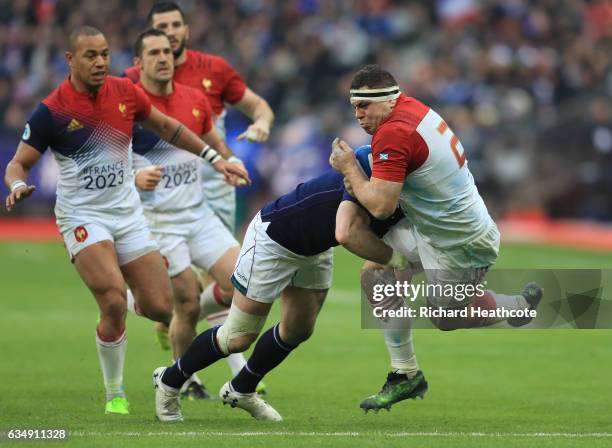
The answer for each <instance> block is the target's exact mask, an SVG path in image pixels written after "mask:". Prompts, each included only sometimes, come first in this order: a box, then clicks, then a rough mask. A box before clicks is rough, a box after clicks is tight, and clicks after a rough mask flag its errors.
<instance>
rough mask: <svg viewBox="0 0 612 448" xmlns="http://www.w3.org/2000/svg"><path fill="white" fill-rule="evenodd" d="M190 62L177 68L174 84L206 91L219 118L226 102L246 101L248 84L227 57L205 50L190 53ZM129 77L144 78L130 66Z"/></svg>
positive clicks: (134, 79) (188, 52) (190, 51)
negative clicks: (245, 94)
mask: <svg viewBox="0 0 612 448" xmlns="http://www.w3.org/2000/svg"><path fill="white" fill-rule="evenodd" d="M186 51H187V60H186V61H185V62H184V63H182V64H181V65H178V66H176V67H175V68H174V81H176V82H178V83H180V84H184V85H187V86H190V87H193V88H195V89H198V90H200V91H201V92H203V93H204V94H205V95H206V97H207V98H208V101H209V103H210V106H211V108H212V111H213V113H214V114H215V116H219V115H221V114H222V113H223V110H224V108H225V106H224V104H223V103H229V104H235V103H237V102H238V101H240V100H241V99H242V96H243V95H244V92H245V91H246V89H247V85H246V84H245V82H244V81H243V80H242V78H241V77H240V75H239V74H238V72H237V71H236V70H235V69H234V67H232V66H231V65H230V64H229V63H228V62H227V61H226V60H225V59H224V58H222V57H221V56H216V55H213V54H208V53H203V52H201V51H195V50H186ZM125 76H126V77H128V78H130V79H131V80H132V81H133V82H138V80H139V79H140V69H139V68H138V67H130V68H128V69H126V70H125Z"/></svg>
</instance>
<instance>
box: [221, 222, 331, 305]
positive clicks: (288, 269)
mask: <svg viewBox="0 0 612 448" xmlns="http://www.w3.org/2000/svg"><path fill="white" fill-rule="evenodd" d="M269 225H270V223H269V222H262V221H261V215H260V214H259V213H257V215H256V216H255V218H253V220H252V221H251V223H250V224H249V227H248V229H247V232H246V235H245V236H244V242H243V243H242V248H241V249H240V255H239V256H238V261H237V262H236V268H235V269H234V274H233V275H232V283H233V284H234V286H235V287H236V288H237V289H238V290H239V291H240V292H241V293H242V294H244V295H245V296H246V297H248V298H249V299H252V300H255V301H257V302H263V303H272V302H274V300H276V299H277V298H278V297H279V296H280V294H281V292H282V291H283V290H284V289H285V288H286V287H287V286H296V287H299V288H304V289H329V288H330V287H331V284H332V271H333V268H334V259H333V248H330V249H328V250H326V251H325V252H322V253H320V254H318V255H313V256H311V257H306V256H302V255H297V254H295V253H293V252H291V251H289V250H287V249H285V248H284V247H283V246H281V245H280V244H278V243H277V242H276V241H274V240H272V239H271V238H270V237H269V236H268V234H267V233H266V229H267V228H268V226H269Z"/></svg>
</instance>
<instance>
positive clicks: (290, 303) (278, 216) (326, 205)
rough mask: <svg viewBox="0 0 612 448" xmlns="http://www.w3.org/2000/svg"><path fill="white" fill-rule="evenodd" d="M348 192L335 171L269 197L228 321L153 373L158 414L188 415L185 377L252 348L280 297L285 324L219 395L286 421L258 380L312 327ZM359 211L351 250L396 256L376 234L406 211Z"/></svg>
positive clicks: (251, 233)
mask: <svg viewBox="0 0 612 448" xmlns="http://www.w3.org/2000/svg"><path fill="white" fill-rule="evenodd" d="M366 160H367V159H366ZM344 194H345V191H344V186H343V179H342V176H341V175H340V174H338V173H336V172H334V171H330V172H328V173H326V174H323V175H322V176H319V177H317V178H315V179H312V180H310V181H308V182H305V183H303V184H300V185H298V186H297V187H296V189H295V190H293V191H292V192H290V193H288V194H286V195H284V196H281V197H280V198H278V199H276V200H275V201H272V202H269V203H268V204H267V205H266V206H264V207H263V208H262V209H261V211H260V212H259V213H258V214H257V215H256V216H255V218H254V219H253V220H252V221H251V224H250V225H249V228H248V230H247V233H246V235H245V238H244V242H243V244H242V249H241V250H240V255H239V258H238V263H237V264H236V268H235V270H234V274H233V275H232V282H233V284H234V286H235V291H234V298H233V301H232V307H231V309H230V313H229V316H228V318H227V320H226V322H225V323H224V324H223V325H222V326H220V327H214V328H211V329H209V330H206V331H205V332H203V333H201V334H200V335H199V336H198V337H196V339H195V340H194V341H193V343H192V344H191V346H190V347H189V348H188V349H187V351H186V352H185V354H184V355H183V356H181V357H180V358H179V359H178V360H177V361H176V363H175V364H174V365H173V366H171V367H169V368H165V367H159V368H157V369H155V371H154V373H153V381H154V385H155V389H156V394H155V403H156V415H157V417H158V419H159V420H161V421H178V420H182V414H181V410H180V400H179V390H180V388H181V386H182V385H183V383H184V382H185V381H186V380H187V378H189V377H190V376H191V375H192V374H193V373H194V372H196V371H199V370H201V369H204V368H206V367H207V366H209V365H211V364H213V363H214V362H216V361H218V360H219V359H221V358H224V357H226V356H228V354H230V353H235V352H242V351H245V350H247V349H248V348H249V346H250V345H251V344H252V343H253V342H254V341H255V340H256V339H257V337H258V335H259V333H260V331H261V329H262V328H263V325H264V323H265V320H266V317H267V315H268V313H269V311H270V308H271V306H272V303H273V302H274V300H276V298H277V297H278V296H280V298H281V319H280V323H279V324H277V325H275V326H273V327H272V328H270V329H269V330H268V331H266V332H265V333H263V334H262V335H261V337H260V338H259V340H258V341H257V344H256V345H255V348H254V350H253V353H252V355H251V357H250V358H249V360H248V361H247V364H246V365H245V366H244V368H243V369H242V370H241V371H240V372H239V373H238V374H237V375H236V376H235V377H234V378H233V379H232V380H231V381H228V382H227V383H226V384H225V385H223V387H222V388H221V391H220V393H219V394H220V396H221V399H222V400H223V402H224V403H225V404H229V405H230V406H232V407H240V408H242V409H245V410H246V411H248V412H249V413H250V414H251V415H252V416H253V417H254V418H256V419H258V420H270V421H280V420H282V418H281V416H280V414H279V413H278V412H276V410H275V409H274V408H272V407H271V406H270V405H269V404H267V403H266V402H265V401H264V400H262V399H261V398H259V397H258V396H257V394H256V393H255V390H256V386H257V384H258V383H259V381H261V379H262V378H263V376H264V375H266V374H267V373H268V372H269V371H270V370H272V369H274V368H275V367H276V366H278V365H279V364H280V363H281V362H282V361H283V360H284V359H285V358H286V357H287V356H288V355H289V353H291V352H292V351H293V350H294V349H295V348H296V347H297V346H298V345H299V344H300V343H302V342H304V341H306V340H307V339H308V338H309V337H310V335H311V334H312V332H313V330H314V325H315V321H316V319H317V315H318V313H319V311H320V310H321V307H322V305H323V302H324V300H325V297H326V295H327V291H328V289H329V287H330V286H331V279H332V270H333V249H332V248H333V247H334V246H337V245H338V242H337V241H336V238H335V228H336V225H335V223H336V213H337V212H338V207H339V206H340V204H341V203H342V202H343V199H344ZM355 216H357V217H359V218H360V219H359V220H354V221H353V227H352V232H351V234H352V236H353V244H352V246H351V250H352V251H353V252H354V253H355V254H357V255H359V256H361V257H364V258H368V259H371V260H373V261H376V262H377V263H381V264H386V263H388V262H389V261H390V260H395V259H397V257H394V256H393V255H394V254H393V250H392V249H391V248H390V247H389V246H387V245H386V244H385V243H383V242H382V241H381V240H379V239H378V236H382V235H383V234H384V233H385V232H386V230H387V229H388V228H389V227H390V226H392V225H393V224H394V223H395V222H397V221H398V220H399V219H401V217H402V216H403V215H402V213H401V211H400V210H398V212H397V215H394V216H392V217H390V218H389V219H386V220H384V221H380V220H376V219H374V218H373V217H371V216H370V215H368V214H367V213H366V211H365V210H363V209H356V210H355Z"/></svg>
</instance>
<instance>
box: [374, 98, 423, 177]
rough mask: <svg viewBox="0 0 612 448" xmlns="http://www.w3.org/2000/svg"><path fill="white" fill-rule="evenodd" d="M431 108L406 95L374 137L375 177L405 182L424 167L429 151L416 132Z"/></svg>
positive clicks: (399, 100)
mask: <svg viewBox="0 0 612 448" xmlns="http://www.w3.org/2000/svg"><path fill="white" fill-rule="evenodd" d="M427 112H429V107H427V106H426V105H425V104H423V103H421V102H420V101H418V100H416V99H414V98H411V97H409V96H406V95H404V94H403V93H402V94H401V95H400V97H399V98H398V99H397V104H396V105H395V108H394V109H393V111H392V112H391V113H390V114H389V116H388V117H387V118H386V119H385V120H384V121H383V122H382V123H381V124H380V126H379V127H378V129H376V132H374V135H373V136H372V177H376V178H378V179H383V180H388V181H391V182H404V180H405V179H406V176H407V175H408V174H410V173H411V172H413V171H414V170H416V169H418V168H419V167H420V166H422V165H423V164H424V163H425V160H427V157H428V156H429V148H428V147H427V144H426V143H425V141H424V140H423V138H422V137H421V135H420V134H419V133H418V132H416V129H417V127H418V126H419V124H420V123H421V121H422V120H423V118H424V117H425V115H426V114H427Z"/></svg>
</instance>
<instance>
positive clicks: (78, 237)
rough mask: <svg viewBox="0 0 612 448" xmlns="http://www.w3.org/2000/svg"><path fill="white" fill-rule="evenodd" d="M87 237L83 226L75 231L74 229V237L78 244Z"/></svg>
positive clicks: (87, 234)
mask: <svg viewBox="0 0 612 448" xmlns="http://www.w3.org/2000/svg"><path fill="white" fill-rule="evenodd" d="M88 236H89V233H87V229H86V228H85V226H78V227H77V228H76V229H74V237H75V238H76V240H77V241H78V242H79V243H82V242H83V241H85V240H86V239H87V237H88Z"/></svg>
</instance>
